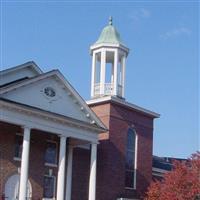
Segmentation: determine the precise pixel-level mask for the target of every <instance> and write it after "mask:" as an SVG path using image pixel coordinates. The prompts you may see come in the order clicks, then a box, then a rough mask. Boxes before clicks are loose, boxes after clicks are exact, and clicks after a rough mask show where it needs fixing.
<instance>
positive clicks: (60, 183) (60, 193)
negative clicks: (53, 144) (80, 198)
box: [56, 136, 67, 200]
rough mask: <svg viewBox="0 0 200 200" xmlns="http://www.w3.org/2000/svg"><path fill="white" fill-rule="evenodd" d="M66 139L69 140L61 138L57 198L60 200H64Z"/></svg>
mask: <svg viewBox="0 0 200 200" xmlns="http://www.w3.org/2000/svg"><path fill="white" fill-rule="evenodd" d="M66 139H67V138H66V137H65V136H60V152H59V167H58V178H57V196H56V199H58V200H64V190H65V186H64V185H65V155H66Z"/></svg>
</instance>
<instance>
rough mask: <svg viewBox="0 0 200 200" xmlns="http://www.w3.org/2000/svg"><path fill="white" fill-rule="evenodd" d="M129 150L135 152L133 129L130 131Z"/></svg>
mask: <svg viewBox="0 0 200 200" xmlns="http://www.w3.org/2000/svg"><path fill="white" fill-rule="evenodd" d="M127 149H129V150H133V151H135V132H134V131H133V130H132V129H129V130H128V136H127Z"/></svg>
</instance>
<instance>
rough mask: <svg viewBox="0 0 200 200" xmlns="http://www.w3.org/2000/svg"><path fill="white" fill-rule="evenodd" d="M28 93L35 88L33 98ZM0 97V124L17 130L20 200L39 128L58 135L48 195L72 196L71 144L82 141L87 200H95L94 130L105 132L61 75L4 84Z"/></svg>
mask: <svg viewBox="0 0 200 200" xmlns="http://www.w3.org/2000/svg"><path fill="white" fill-rule="evenodd" d="M33 69H34V66H33ZM15 70H16V69H15ZM27 70H30V67H29V68H28V69H27ZM9 73H10V72H8V74H9ZM15 73H16V72H15ZM29 73H30V72H29ZM49 85H50V86H49ZM30 91H32V92H34V95H33V96H32V94H33V93H29V92H30ZM36 91H37V92H36ZM35 92H36V93H35ZM0 95H1V98H0V111H1V115H0V122H2V123H8V124H13V125H16V126H18V127H21V130H22V137H23V142H22V143H23V145H22V146H23V147H22V152H21V158H20V161H21V162H20V174H19V175H20V184H19V194H18V195H19V200H26V199H27V184H28V182H29V166H30V165H31V162H30V160H31V161H32V159H31V157H30V150H31V148H32V145H33V144H34V143H37V142H40V141H37V140H35V141H34V142H32V139H31V138H32V137H33V136H34V134H35V131H38V132H40V134H41V136H42V134H43V133H45V134H46V135H54V136H56V137H57V138H58V156H57V157H58V162H57V163H58V164H57V166H56V167H57V174H56V182H55V184H56V187H55V189H56V191H55V196H54V198H53V199H57V200H71V193H72V172H73V148H75V147H76V146H79V145H87V146H88V147H89V149H90V151H91V153H90V154H91V156H90V157H91V158H90V169H89V170H90V173H89V181H88V186H89V187H88V188H89V191H88V200H95V191H96V162H97V144H98V134H99V133H101V132H103V131H105V126H104V125H103V123H102V122H101V121H100V120H99V119H98V118H97V117H96V115H95V114H94V113H93V112H92V111H91V110H90V109H89V107H88V106H87V104H86V103H85V102H84V100H83V99H82V98H81V97H80V96H79V95H78V93H77V92H76V91H75V90H74V89H73V88H72V86H71V85H70V84H69V83H68V82H67V81H66V80H65V79H64V77H63V76H62V74H61V73H60V72H59V71H52V72H48V73H43V74H40V75H39V76H36V77H35V78H32V79H28V80H27V79H26V80H25V81H23V82H20V83H19V84H15V85H12V84H11V85H9V86H7V85H6V87H3V88H2V89H1V92H0ZM33 193H34V191H33ZM43 199H45V198H43Z"/></svg>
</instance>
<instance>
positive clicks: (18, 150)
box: [14, 135, 23, 159]
mask: <svg viewBox="0 0 200 200" xmlns="http://www.w3.org/2000/svg"><path fill="white" fill-rule="evenodd" d="M22 146H23V136H22V135H16V136H15V152H14V158H18V159H21V157H22Z"/></svg>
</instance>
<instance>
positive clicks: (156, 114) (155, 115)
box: [87, 96, 160, 118]
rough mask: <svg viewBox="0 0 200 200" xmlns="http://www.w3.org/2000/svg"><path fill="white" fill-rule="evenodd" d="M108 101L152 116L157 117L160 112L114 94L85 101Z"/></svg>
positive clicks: (89, 103) (96, 102) (89, 102)
mask: <svg viewBox="0 0 200 200" xmlns="http://www.w3.org/2000/svg"><path fill="white" fill-rule="evenodd" d="M109 101H110V102H111V101H112V102H114V103H117V104H120V105H122V106H126V107H128V108H130V109H134V110H136V111H138V112H140V113H143V114H146V115H149V116H151V117H153V118H159V117H160V114H158V113H155V112H153V111H150V110H147V109H145V108H142V107H140V106H137V105H135V104H132V103H129V102H127V101H125V100H124V99H120V98H118V97H114V96H106V97H101V98H97V99H91V100H89V101H87V104H88V105H89V106H90V105H93V104H101V103H104V102H109Z"/></svg>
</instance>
